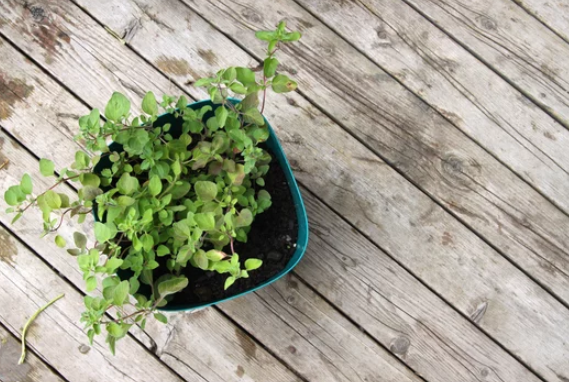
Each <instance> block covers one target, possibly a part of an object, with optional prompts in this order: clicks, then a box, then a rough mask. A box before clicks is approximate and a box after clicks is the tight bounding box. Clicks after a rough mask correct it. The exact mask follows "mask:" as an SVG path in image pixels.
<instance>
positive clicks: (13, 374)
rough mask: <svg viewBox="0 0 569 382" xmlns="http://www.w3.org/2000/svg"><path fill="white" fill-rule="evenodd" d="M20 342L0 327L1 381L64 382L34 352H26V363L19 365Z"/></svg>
mask: <svg viewBox="0 0 569 382" xmlns="http://www.w3.org/2000/svg"><path fill="white" fill-rule="evenodd" d="M20 352H21V344H20V341H19V340H18V339H17V338H16V337H14V336H13V335H12V334H11V333H10V332H8V331H7V330H6V329H5V328H4V327H3V326H2V325H0V381H3V382H21V381H29V382H64V381H65V380H63V379H61V378H60V377H59V376H58V375H57V374H55V373H54V372H53V370H51V369H50V368H49V367H48V366H47V365H46V364H45V363H44V362H43V361H42V360H41V359H39V358H38V357H37V356H36V355H35V354H34V352H32V351H30V350H28V351H27V352H26V362H25V363H24V364H22V365H18V360H19V359H20Z"/></svg>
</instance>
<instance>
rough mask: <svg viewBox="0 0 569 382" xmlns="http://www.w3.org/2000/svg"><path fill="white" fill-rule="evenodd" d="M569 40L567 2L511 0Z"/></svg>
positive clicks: (557, 0) (568, 9) (558, 0)
mask: <svg viewBox="0 0 569 382" xmlns="http://www.w3.org/2000/svg"><path fill="white" fill-rule="evenodd" d="M512 1H514V2H515V3H516V4H518V5H519V6H520V7H522V8H524V9H525V10H526V12H528V13H529V14H530V15H532V16H533V17H535V18H537V19H538V20H540V21H541V22H542V23H544V24H545V25H547V26H548V27H549V28H551V29H552V30H553V31H554V32H555V33H557V34H558V35H559V36H561V37H562V38H564V39H565V41H567V42H569V3H567V2H566V1H563V0H512Z"/></svg>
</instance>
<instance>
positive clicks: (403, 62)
mask: <svg viewBox="0 0 569 382" xmlns="http://www.w3.org/2000/svg"><path fill="white" fill-rule="evenodd" d="M297 2H298V3H300V5H301V6H302V7H304V8H305V9H306V10H308V11H309V12H311V13H312V14H313V15H316V16H317V17H318V18H319V19H320V20H322V22H323V23H325V24H326V26H328V27H329V28H331V29H333V30H335V31H336V32H337V33H338V34H340V35H341V36H342V37H343V38H344V39H346V40H347V41H348V42H349V43H351V44H353V45H354V46H355V47H356V48H358V49H359V50H360V51H362V52H363V53H364V54H365V55H366V56H367V57H368V58H370V59H371V60H373V61H374V62H375V63H376V64H378V65H379V66H380V67H381V68H382V69H384V70H385V71H387V72H388V73H389V74H390V75H392V76H393V77H395V78H396V79H397V80H398V81H400V82H401V83H403V84H404V85H405V86H406V87H408V88H409V89H410V90H412V91H413V93H414V94H416V95H417V96H419V97H420V98H421V99H423V100H424V101H425V102H427V103H428V104H429V105H431V106H432V107H434V108H435V109H436V110H437V111H439V112H440V113H441V114H442V115H443V116H444V117H445V118H447V119H448V120H450V121H451V122H452V123H453V124H454V125H455V126H456V127H458V128H459V129H460V130H461V131H463V132H464V133H466V134H467V135H468V136H469V137H471V138H472V139H473V140H474V141H475V142H477V143H478V144H479V145H481V146H482V147H484V148H485V149H486V150H488V151H489V152H490V153H491V154H492V155H493V156H494V157H496V158H498V159H499V160H500V161H501V162H502V163H504V164H505V165H506V166H508V167H509V168H511V169H512V170H514V171H515V172H516V174H518V175H519V176H521V177H522V178H523V179H524V180H526V181H527V182H528V183H530V184H531V185H532V186H534V187H535V188H537V189H538V190H539V191H540V192H542V193H543V194H544V195H546V196H547V197H548V198H549V199H550V200H552V201H553V202H554V203H555V204H556V205H558V206H559V207H560V208H562V209H564V210H565V212H569V198H568V197H567V196H568V192H569V153H568V152H567V150H565V147H567V146H568V145H569V131H568V130H567V129H565V127H564V126H562V125H561V124H559V123H558V122H556V121H555V120H554V119H553V118H551V117H550V116H549V115H547V114H546V113H545V112H544V111H543V110H542V109H540V108H539V107H538V106H536V105H535V104H533V103H531V102H529V101H528V100H527V98H525V97H524V96H523V95H522V94H521V93H520V92H518V91H516V90H515V89H514V88H512V86H510V84H508V83H507V82H506V81H505V80H503V79H502V78H501V77H500V76H499V75H498V74H496V73H494V72H493V71H492V70H491V69H489V68H488V67H486V66H485V65H484V64H483V63H482V62H480V61H479V60H477V59H476V58H475V57H474V56H472V55H471V54H470V53H468V52H467V51H466V50H465V49H464V48H462V47H461V46H460V45H459V44H458V43H456V42H455V41H453V40H452V39H451V38H450V37H448V36H447V35H446V34H445V33H443V32H442V31H440V30H439V29H438V28H437V27H436V26H434V25H433V24H431V23H430V22H429V21H428V20H426V19H425V18H424V17H422V16H421V15H420V14H419V13H417V12H415V11H414V10H413V9H412V8H411V7H409V6H408V5H406V4H405V3H404V2H402V1H401V0H386V1H378V0H367V1H366V2H365V4H363V3H361V2H358V1H354V2H347V3H343V4H342V5H341V6H330V5H329V3H328V2H322V1H319V0H297ZM241 4H242V5H243V7H245V4H243V3H241ZM277 4H278V8H280V9H287V10H288V12H287V13H289V14H291V15H292V17H293V19H294V20H304V21H305V22H306V21H307V20H308V22H309V23H312V27H311V28H309V29H306V34H307V35H308V36H311V35H324V36H325V35H329V34H331V33H332V32H331V31H329V30H327V29H326V28H323V27H322V25H321V23H320V22H319V21H317V20H315V19H314V18H312V17H310V16H308V15H306V13H305V12H303V10H302V9H300V7H299V6H297V5H296V4H295V3H294V1H293V0H277ZM257 9H258V11H259V12H260V13H264V12H263V10H260V9H259V7H257ZM241 13H243V12H241ZM346 15H349V17H346ZM302 26H303V24H302V23H301V22H299V21H297V27H300V28H302ZM322 38H323V39H324V37H322ZM309 44H310V45H314V44H311V43H309ZM457 143H458V142H457Z"/></svg>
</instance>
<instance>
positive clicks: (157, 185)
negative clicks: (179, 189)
mask: <svg viewBox="0 0 569 382" xmlns="http://www.w3.org/2000/svg"><path fill="white" fill-rule="evenodd" d="M148 191H149V192H150V195H152V196H157V195H158V194H160V193H161V192H162V181H161V180H160V178H159V177H158V176H157V175H153V176H151V177H150V181H149V182H148Z"/></svg>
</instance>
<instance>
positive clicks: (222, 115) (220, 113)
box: [215, 105, 229, 128]
mask: <svg viewBox="0 0 569 382" xmlns="http://www.w3.org/2000/svg"><path fill="white" fill-rule="evenodd" d="M228 115H229V112H228V111H227V109H226V108H225V107H224V106H223V105H222V106H219V107H218V108H217V109H215V118H216V119H217V124H218V126H219V127H221V128H222V127H224V126H225V121H227V116H228Z"/></svg>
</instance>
